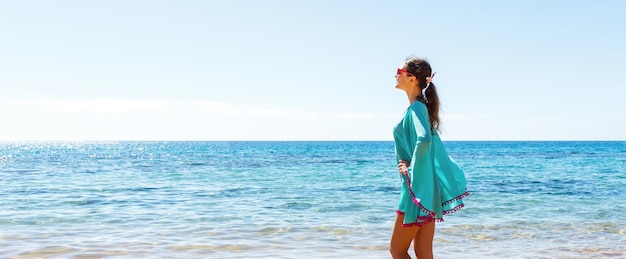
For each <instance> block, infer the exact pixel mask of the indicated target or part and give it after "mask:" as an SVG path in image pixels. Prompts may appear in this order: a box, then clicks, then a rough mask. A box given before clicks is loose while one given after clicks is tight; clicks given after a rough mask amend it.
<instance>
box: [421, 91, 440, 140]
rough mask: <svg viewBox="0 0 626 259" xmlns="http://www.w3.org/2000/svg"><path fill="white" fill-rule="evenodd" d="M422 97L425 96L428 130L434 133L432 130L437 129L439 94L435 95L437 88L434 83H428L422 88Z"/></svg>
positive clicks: (438, 122)
mask: <svg viewBox="0 0 626 259" xmlns="http://www.w3.org/2000/svg"><path fill="white" fill-rule="evenodd" d="M424 97H426V107H427V108H428V117H429V118H430V130H431V132H432V134H433V135H434V134H435V133H434V131H435V130H437V131H439V124H440V121H439V96H438V95H437V89H435V84H433V83H429V84H428V86H427V87H426V90H424Z"/></svg>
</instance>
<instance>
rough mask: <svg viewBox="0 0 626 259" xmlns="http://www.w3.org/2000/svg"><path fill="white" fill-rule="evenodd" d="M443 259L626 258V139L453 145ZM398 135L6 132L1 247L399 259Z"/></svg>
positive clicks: (440, 242) (82, 253) (71, 252)
mask: <svg viewBox="0 0 626 259" xmlns="http://www.w3.org/2000/svg"><path fill="white" fill-rule="evenodd" d="M445 145H446V148H447V149H448V151H449V153H450V154H451V156H452V157H453V158H454V159H455V160H456V161H457V162H458V163H459V165H460V166H461V167H462V168H463V169H464V170H465V171H466V176H467V181H468V189H469V191H470V192H471V193H472V194H471V195H470V196H469V197H468V198H466V199H465V204H466V208H464V209H462V210H460V211H459V212H457V213H454V214H452V215H448V216H447V217H446V218H445V222H443V223H438V224H437V232H436V235H435V242H434V251H435V256H436V257H438V258H529V257H530V258H555V257H556V258H593V257H614V258H617V257H626V223H625V222H624V219H625V216H624V214H625V213H626V142H623V141H622V142H445ZM394 158H395V156H394V151H393V143H392V142H110V143H108V142H94V143H82V142H68V143H32V142H30V143H28V142H27V143H0V187H1V188H0V197H2V199H0V258H98V257H107V258H130V257H134V258H251V257H254V258H389V256H388V252H387V245H388V240H389V235H390V232H391V228H392V224H393V220H394V217H395V209H396V204H397V198H398V195H399V187H400V179H399V176H398V173H397V172H396V165H395V161H394Z"/></svg>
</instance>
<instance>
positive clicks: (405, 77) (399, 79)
mask: <svg viewBox="0 0 626 259" xmlns="http://www.w3.org/2000/svg"><path fill="white" fill-rule="evenodd" d="M415 80H416V78H415V76H413V75H411V73H409V72H407V71H406V65H405V64H402V66H400V68H398V70H397V71H396V88H398V89H402V90H407V89H409V88H410V87H412V85H414V84H415V82H416V81H415Z"/></svg>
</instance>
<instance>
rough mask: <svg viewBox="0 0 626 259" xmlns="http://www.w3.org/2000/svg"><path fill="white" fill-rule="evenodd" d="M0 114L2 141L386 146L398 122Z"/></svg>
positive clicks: (47, 105) (220, 112) (166, 108)
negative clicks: (364, 142)
mask: <svg viewBox="0 0 626 259" xmlns="http://www.w3.org/2000/svg"><path fill="white" fill-rule="evenodd" d="M0 109H2V110H3V111H10V112H4V116H3V122H4V123H3V125H4V126H3V127H1V128H0V140H281V139H288V140H307V139H308V140H316V139H319V140H332V139H351V140H359V139H388V138H390V136H388V135H389V132H390V129H391V127H393V126H392V125H393V123H394V122H393V121H395V119H396V117H397V116H390V115H386V114H368V113H350V112H337V113H328V112H326V113H324V112H317V111H307V110H298V109H273V108H259V107H250V106H246V105H243V104H233V103H223V102H214V101H188V102H185V101H168V100H133V99H91V100H78V101H76V100H56V99H38V100H16V101H5V102H2V103H0ZM381 120H382V121H385V122H384V123H380V122H381ZM383 125H387V126H388V127H383ZM389 125H391V126H389ZM357 129H358V130H357Z"/></svg>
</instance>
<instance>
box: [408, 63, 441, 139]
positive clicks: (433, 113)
mask: <svg viewBox="0 0 626 259" xmlns="http://www.w3.org/2000/svg"><path fill="white" fill-rule="evenodd" d="M404 64H406V71H408V72H409V73H411V74H413V75H414V76H415V77H416V78H417V80H418V82H419V84H418V87H419V88H420V90H422V91H423V90H424V88H426V84H427V83H426V77H430V76H432V73H433V71H432V69H431V68H430V64H429V63H428V61H426V59H423V58H417V57H408V58H407V59H406V61H404ZM424 95H425V96H424V97H425V102H424V103H425V104H426V107H427V108H428V117H429V118H430V130H431V131H434V130H439V124H440V121H439V96H437V89H435V84H433V83H430V84H429V85H428V88H426V91H424ZM433 134H434V132H433Z"/></svg>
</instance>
